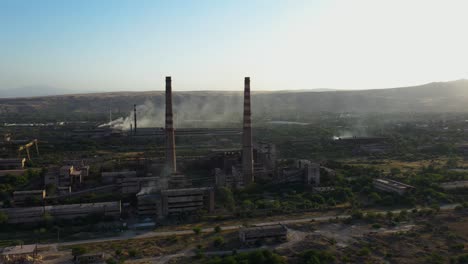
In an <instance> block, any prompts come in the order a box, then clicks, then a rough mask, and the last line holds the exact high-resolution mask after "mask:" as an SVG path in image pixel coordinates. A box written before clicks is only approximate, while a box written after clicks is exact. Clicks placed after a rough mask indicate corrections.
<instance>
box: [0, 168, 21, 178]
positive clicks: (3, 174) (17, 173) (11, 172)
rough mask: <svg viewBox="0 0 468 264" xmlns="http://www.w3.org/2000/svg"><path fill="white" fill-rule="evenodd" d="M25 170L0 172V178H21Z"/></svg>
mask: <svg viewBox="0 0 468 264" xmlns="http://www.w3.org/2000/svg"><path fill="white" fill-rule="evenodd" d="M25 171H26V170H25V169H19V170H0V177H4V176H7V175H10V176H21V175H23V174H24V172H25Z"/></svg>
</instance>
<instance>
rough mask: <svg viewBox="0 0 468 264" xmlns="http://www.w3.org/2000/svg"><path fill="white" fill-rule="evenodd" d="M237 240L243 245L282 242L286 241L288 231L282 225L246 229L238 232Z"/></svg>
mask: <svg viewBox="0 0 468 264" xmlns="http://www.w3.org/2000/svg"><path fill="white" fill-rule="evenodd" d="M239 239H240V241H241V242H242V243H243V244H254V243H256V242H257V241H260V242H262V241H270V242H284V241H287V240H288V229H287V228H286V227H285V226H284V225H282V224H275V225H265V226H256V227H246V228H242V229H240V230H239Z"/></svg>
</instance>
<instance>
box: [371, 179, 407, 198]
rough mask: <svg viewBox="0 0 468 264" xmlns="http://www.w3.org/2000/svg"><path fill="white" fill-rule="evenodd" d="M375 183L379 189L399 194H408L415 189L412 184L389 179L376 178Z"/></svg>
mask: <svg viewBox="0 0 468 264" xmlns="http://www.w3.org/2000/svg"><path fill="white" fill-rule="evenodd" d="M373 183H374V187H375V188H376V189H377V190H380V191H385V192H392V193H397V194H399V195H403V194H406V193H407V192H410V191H411V190H413V189H414V187H413V186H411V185H407V184H404V183H401V182H397V181H394V180H389V179H374V181H373Z"/></svg>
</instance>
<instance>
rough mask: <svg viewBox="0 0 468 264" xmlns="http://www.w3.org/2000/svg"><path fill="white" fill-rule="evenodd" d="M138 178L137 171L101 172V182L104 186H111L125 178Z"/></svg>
mask: <svg viewBox="0 0 468 264" xmlns="http://www.w3.org/2000/svg"><path fill="white" fill-rule="evenodd" d="M136 176H137V173H136V171H114V172H101V182H102V183H104V184H111V183H116V182H117V181H118V180H121V179H123V178H135V177H136Z"/></svg>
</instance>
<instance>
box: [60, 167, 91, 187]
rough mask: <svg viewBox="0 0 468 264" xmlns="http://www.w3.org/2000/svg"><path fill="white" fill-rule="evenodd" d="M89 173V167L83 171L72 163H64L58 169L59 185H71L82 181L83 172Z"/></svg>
mask: <svg viewBox="0 0 468 264" xmlns="http://www.w3.org/2000/svg"><path fill="white" fill-rule="evenodd" d="M83 172H84V173H85V174H86V175H87V174H88V173H89V167H88V168H87V170H86V169H85V171H81V170H78V169H76V168H75V167H74V166H73V165H65V166H62V167H60V169H59V185H60V186H73V185H79V184H81V182H82V179H83V174H82V173H83Z"/></svg>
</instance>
